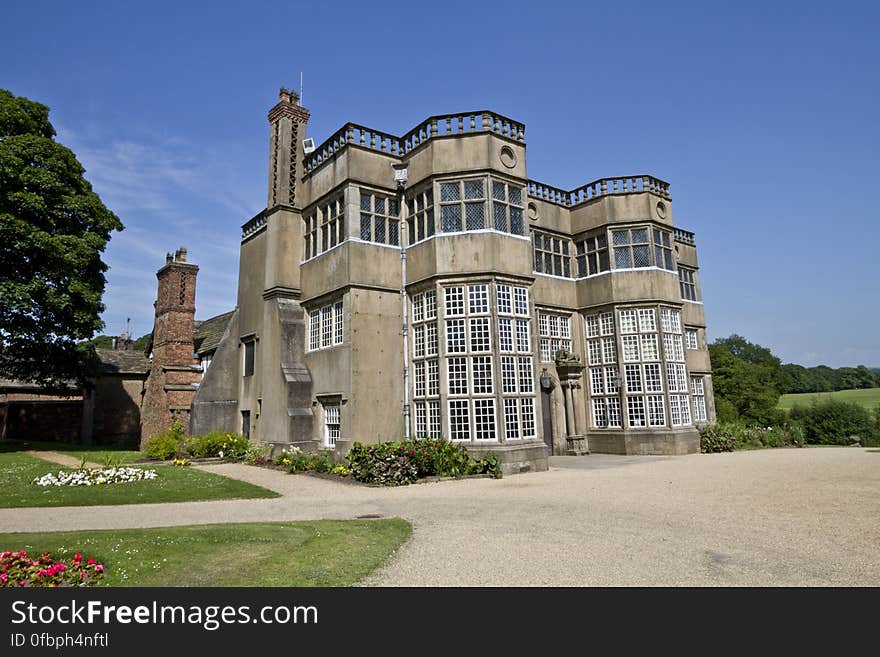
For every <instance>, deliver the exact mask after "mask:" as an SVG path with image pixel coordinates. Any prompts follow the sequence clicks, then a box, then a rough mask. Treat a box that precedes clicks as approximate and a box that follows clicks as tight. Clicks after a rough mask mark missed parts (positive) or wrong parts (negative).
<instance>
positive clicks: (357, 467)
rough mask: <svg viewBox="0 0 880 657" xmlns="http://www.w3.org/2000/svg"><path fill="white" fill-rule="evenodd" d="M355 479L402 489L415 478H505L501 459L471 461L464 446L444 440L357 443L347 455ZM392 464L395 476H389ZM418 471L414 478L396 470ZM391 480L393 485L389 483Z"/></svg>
mask: <svg viewBox="0 0 880 657" xmlns="http://www.w3.org/2000/svg"><path fill="white" fill-rule="evenodd" d="M348 461H349V464H350V466H351V474H352V477H354V478H355V479H357V480H358V481H364V482H366V483H383V484H386V485H395V486H396V485H401V483H411V482H412V481H415V479H416V478H422V477H430V476H432V475H439V476H441V477H462V476H464V475H472V474H490V475H492V476H493V477H495V478H496V479H500V478H501V476H502V473H501V467H500V466H499V465H498V458H497V457H496V456H495V454H493V453H491V452H489V453H487V454H486V456H485V457H484V458H482V459H479V460H478V459H474V458H472V457H471V456H470V455H469V454H468V452H467V449H466V448H465V447H464V445H459V444H456V443H451V442H449V441H447V440H443V439H442V438H416V439H413V440H402V441H399V442H390V443H378V444H375V445H363V444H361V443H355V444H354V445H353V446H352V448H351V451H350V452H349V453H348ZM389 464H396V465H391V468H392V472H391V474H388V473H387V472H386V470H387V468H388V466H389ZM410 466H412V467H414V468H415V477H413V478H412V479H411V480H410V478H409V475H408V474H405V473H404V474H399V473H397V472H396V470H395V469H402V470H404V471H406V472H408V470H409V467H410ZM388 480H391V481H393V483H388Z"/></svg>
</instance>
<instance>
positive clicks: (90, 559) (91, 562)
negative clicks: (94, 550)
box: [86, 557, 95, 566]
mask: <svg viewBox="0 0 880 657" xmlns="http://www.w3.org/2000/svg"><path fill="white" fill-rule="evenodd" d="M86 563H88V564H89V565H90V566H91V565H92V564H94V563H95V557H89V560H88V561H87V562H86Z"/></svg>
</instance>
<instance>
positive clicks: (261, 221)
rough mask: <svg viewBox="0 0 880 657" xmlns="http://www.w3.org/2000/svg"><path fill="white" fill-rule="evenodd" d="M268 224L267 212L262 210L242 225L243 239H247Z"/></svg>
mask: <svg viewBox="0 0 880 657" xmlns="http://www.w3.org/2000/svg"><path fill="white" fill-rule="evenodd" d="M265 225H266V213H265V212H261V213H260V214H258V215H257V216H256V217H254V218H253V219H251V220H250V221H248V222H247V223H246V224H244V225H243V226H242V227H241V239H246V238H248V237H250V236H251V235H253V234H254V233H256V232H259V230H260V229H261V228H263V227H264V226H265Z"/></svg>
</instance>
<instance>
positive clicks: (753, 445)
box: [700, 422, 806, 454]
mask: <svg viewBox="0 0 880 657" xmlns="http://www.w3.org/2000/svg"><path fill="white" fill-rule="evenodd" d="M805 444H806V441H805V440H804V431H803V428H802V427H801V426H800V425H798V424H795V423H785V424H782V425H779V426H775V427H756V426H751V425H748V424H745V423H744V422H719V423H718V424H713V425H711V426H708V427H706V428H704V429H702V430H701V431H700V451H701V452H703V453H704V454H708V453H712V452H731V451H733V450H735V449H759V448H762V447H803V446H804V445H805Z"/></svg>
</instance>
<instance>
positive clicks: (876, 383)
mask: <svg viewBox="0 0 880 657" xmlns="http://www.w3.org/2000/svg"><path fill="white" fill-rule="evenodd" d="M782 372H783V375H784V378H783V388H782V392H783V394H787V393H790V392H834V391H836V390H853V389H856V388H880V369H876V368H875V369H871V368H868V367H865V366H864V365H859V366H858V367H838V368H837V369H833V368H831V367H828V366H827V365H818V366H816V367H804V366H803V365H796V364H794V363H786V364H785V365H783V366H782Z"/></svg>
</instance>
